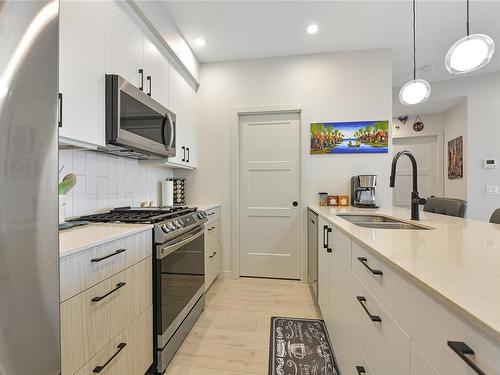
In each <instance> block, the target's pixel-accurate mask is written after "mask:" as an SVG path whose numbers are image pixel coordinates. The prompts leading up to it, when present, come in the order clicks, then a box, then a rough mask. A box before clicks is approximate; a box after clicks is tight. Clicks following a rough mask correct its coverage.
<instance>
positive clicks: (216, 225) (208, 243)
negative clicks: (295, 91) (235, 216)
mask: <svg viewBox="0 0 500 375" xmlns="http://www.w3.org/2000/svg"><path fill="white" fill-rule="evenodd" d="M219 233H220V221H219V220H216V221H213V222H211V223H206V224H205V248H206V249H209V250H211V249H213V248H215V247H216V246H217V245H218V244H219V242H220V238H219V236H220V234H219Z"/></svg>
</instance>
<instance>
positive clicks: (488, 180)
mask: <svg viewBox="0 0 500 375" xmlns="http://www.w3.org/2000/svg"><path fill="white" fill-rule="evenodd" d="M398 92H399V89H395V90H394V93H393V94H394V101H395V102H396V100H398V99H397V93H398ZM461 96H464V97H467V149H468V151H467V155H468V160H467V164H466V166H465V168H466V170H467V171H468V179H467V196H468V201H469V207H468V211H469V217H470V218H473V219H478V220H489V217H490V215H491V213H492V212H493V210H494V209H495V208H497V207H500V195H486V186H487V185H497V186H498V185H500V167H497V168H496V169H484V168H483V161H484V159H496V160H497V164H498V163H499V162H500V146H499V143H498V140H499V139H500V105H499V103H500V72H496V73H490V74H482V75H478V76H472V77H467V76H465V77H461V78H454V79H450V80H445V81H438V82H433V83H432V94H431V100H432V101H442V100H448V99H450V98H456V97H461Z"/></svg>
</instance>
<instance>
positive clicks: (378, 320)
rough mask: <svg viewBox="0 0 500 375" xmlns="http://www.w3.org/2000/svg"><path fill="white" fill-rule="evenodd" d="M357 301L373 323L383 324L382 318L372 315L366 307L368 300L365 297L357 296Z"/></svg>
mask: <svg viewBox="0 0 500 375" xmlns="http://www.w3.org/2000/svg"><path fill="white" fill-rule="evenodd" d="M356 299H357V300H358V302H359V304H360V305H361V306H362V307H363V310H365V312H366V314H367V315H368V316H369V317H370V319H371V321H372V322H381V321H382V318H381V317H380V316H378V315H372V314H371V313H370V312H369V311H368V309H367V308H366V305H365V304H364V302H366V298H365V297H363V296H356Z"/></svg>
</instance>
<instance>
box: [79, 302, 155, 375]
mask: <svg viewBox="0 0 500 375" xmlns="http://www.w3.org/2000/svg"><path fill="white" fill-rule="evenodd" d="M152 343H153V307H152V306H150V307H149V308H148V309H147V310H146V311H144V312H143V313H142V314H141V315H140V316H139V317H138V318H137V319H136V320H135V321H133V322H132V323H131V324H130V325H129V326H128V327H127V328H126V329H125V330H123V331H122V332H120V334H118V335H117V336H116V337H114V338H113V339H112V340H111V342H109V343H108V344H107V345H106V346H105V347H104V348H103V349H102V350H101V351H99V353H97V354H96V355H95V356H94V357H92V359H90V361H88V362H87V363H86V364H85V365H84V366H83V367H82V368H81V369H80V370H79V371H78V372H77V375H94V374H96V373H101V372H102V373H104V374H106V375H143V374H144V373H145V372H146V371H147V369H148V368H149V366H150V365H151V359H152V358H153V345H152Z"/></svg>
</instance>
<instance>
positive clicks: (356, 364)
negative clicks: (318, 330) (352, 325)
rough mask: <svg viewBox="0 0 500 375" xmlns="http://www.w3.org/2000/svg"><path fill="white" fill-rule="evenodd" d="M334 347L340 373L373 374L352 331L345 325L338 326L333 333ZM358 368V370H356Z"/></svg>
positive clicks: (353, 374)
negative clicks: (334, 333)
mask: <svg viewBox="0 0 500 375" xmlns="http://www.w3.org/2000/svg"><path fill="white" fill-rule="evenodd" d="M333 338H334V344H333V346H334V349H335V356H336V359H337V365H338V366H339V370H340V372H341V374H342V375H374V374H375V373H374V372H373V371H372V370H371V369H370V367H369V366H368V362H367V361H366V359H365V357H364V356H363V354H362V353H361V350H360V349H359V344H358V343H357V342H356V340H355V339H354V336H353V334H352V332H351V331H350V330H348V329H346V328H345V327H339V329H338V332H337V334H336V335H334V337H333ZM363 369H364V371H365V373H364V374H363V372H362V370H363ZM358 370H359V372H358Z"/></svg>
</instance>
